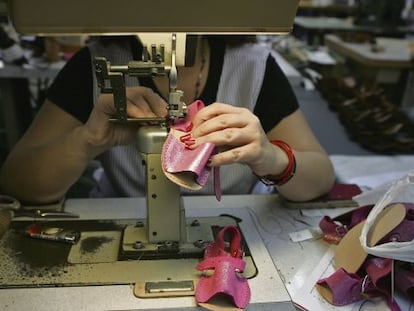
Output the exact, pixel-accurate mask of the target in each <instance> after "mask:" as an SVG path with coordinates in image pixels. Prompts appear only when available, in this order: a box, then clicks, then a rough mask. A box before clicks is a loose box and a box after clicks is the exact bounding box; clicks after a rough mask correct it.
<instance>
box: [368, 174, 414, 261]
mask: <svg viewBox="0 0 414 311" xmlns="http://www.w3.org/2000/svg"><path fill="white" fill-rule="evenodd" d="M391 203H414V174H409V175H407V176H405V177H404V178H401V179H399V180H397V181H396V182H394V184H393V185H392V186H391V187H390V188H389V190H388V191H387V192H386V193H385V194H384V196H383V197H382V198H381V199H380V200H379V201H378V202H377V203H376V204H375V205H374V207H373V209H372V210H371V212H370V213H369V214H368V217H367V219H366V221H365V224H364V226H363V228H362V232H361V236H360V242H361V245H362V247H363V248H364V250H365V251H366V252H367V253H368V254H371V255H374V256H377V257H384V258H391V259H396V260H401V261H408V262H414V240H412V241H408V242H388V243H384V244H380V245H375V246H372V247H370V246H368V245H367V236H368V234H369V232H370V229H371V228H372V226H373V225H374V224H375V221H376V219H377V217H378V214H379V213H380V212H381V211H382V210H383V209H384V208H385V207H387V206H388V205H389V204H391Z"/></svg>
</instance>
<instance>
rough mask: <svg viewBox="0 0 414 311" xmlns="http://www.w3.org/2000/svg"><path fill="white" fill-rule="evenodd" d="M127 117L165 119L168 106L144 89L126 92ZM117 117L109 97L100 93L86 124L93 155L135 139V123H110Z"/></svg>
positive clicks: (150, 91)
mask: <svg viewBox="0 0 414 311" xmlns="http://www.w3.org/2000/svg"><path fill="white" fill-rule="evenodd" d="M126 97H127V115H128V117H130V118H151V117H165V116H166V115H167V103H166V102H165V101H164V100H163V99H162V98H161V97H160V96H159V95H158V94H156V93H154V91H153V90H151V89H149V88H146V87H130V88H127V89H126ZM115 114H116V109H115V106H114V100H113V95H112V94H101V95H100V96H99V99H98V102H97V104H96V105H95V107H94V108H93V110H92V112H91V115H90V117H89V119H88V121H87V122H86V124H85V126H84V127H85V129H86V132H87V137H88V141H89V143H90V145H91V146H92V147H95V149H96V153H99V152H102V151H103V150H105V149H108V148H110V147H112V146H115V145H124V144H130V143H132V142H133V141H134V139H135V137H136V131H137V127H138V126H139V125H138V124H136V123H131V124H120V123H114V122H109V121H108V119H109V118H110V117H113V116H114V115H115Z"/></svg>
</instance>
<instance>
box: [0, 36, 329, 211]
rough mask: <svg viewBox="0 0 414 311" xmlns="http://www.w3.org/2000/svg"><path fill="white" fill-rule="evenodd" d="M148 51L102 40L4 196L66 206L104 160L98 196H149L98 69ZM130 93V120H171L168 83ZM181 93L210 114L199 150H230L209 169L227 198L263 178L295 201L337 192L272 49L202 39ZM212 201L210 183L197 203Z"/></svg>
mask: <svg viewBox="0 0 414 311" xmlns="http://www.w3.org/2000/svg"><path fill="white" fill-rule="evenodd" d="M142 48H143V47H142V44H141V43H140V42H139V40H137V38H136V37H122V38H117V39H103V40H97V41H95V42H92V43H91V44H89V45H88V47H87V48H84V49H82V50H81V51H79V52H78V53H77V54H76V55H75V56H74V57H73V58H72V59H71V60H70V61H69V62H68V63H67V65H66V66H65V68H64V69H63V70H62V71H61V72H60V74H59V75H58V76H57V78H56V79H55V81H54V83H53V85H52V86H51V87H50V90H49V92H48V97H47V99H46V101H45V103H44V105H43V106H42V108H41V109H40V111H39V113H38V114H37V116H36V118H35V120H34V122H33V124H32V125H31V126H30V128H29V129H28V130H27V132H26V133H25V135H24V136H23V137H22V139H21V140H20V141H19V142H18V143H17V145H16V146H15V148H14V149H13V150H12V151H11V153H10V154H9V156H8V158H7V160H6V162H5V163H4V166H3V168H2V171H1V186H2V191H3V192H4V193H7V194H9V195H13V196H15V197H17V198H19V199H20V200H21V201H23V202H30V203H37V204H43V203H49V202H53V201H57V200H60V199H61V198H62V197H64V195H65V193H66V192H67V190H68V189H69V187H70V186H71V185H72V184H73V183H75V182H76V180H77V179H78V178H79V176H80V175H81V174H82V172H83V170H84V169H85V167H86V166H87V164H88V163H89V161H91V160H92V159H94V158H98V159H99V160H100V161H101V163H102V166H103V168H104V170H105V174H104V175H103V177H102V179H101V181H100V188H99V189H98V192H99V194H98V195H100V196H142V195H144V191H145V190H144V185H145V180H144V171H143V168H142V165H141V158H140V155H139V154H138V152H137V151H136V149H135V147H134V140H135V134H136V130H137V126H136V125H131V124H128V125H120V124H114V123H111V122H108V118H109V116H112V115H114V114H115V109H114V105H113V100H112V95H108V94H100V95H99V94H98V92H97V90H98V88H97V87H96V81H95V77H94V74H93V71H92V67H91V58H92V59H93V58H94V57H95V56H105V57H106V58H107V59H108V60H109V61H111V63H112V64H125V63H127V62H128V61H129V60H131V59H140V57H141V54H142ZM126 84H127V85H128V86H129V87H128V89H127V98H128V103H127V111H128V115H129V116H130V117H150V116H165V115H166V101H165V98H168V90H169V88H168V77H165V76H164V77H162V76H161V77H154V78H139V79H136V78H131V77H129V78H127V79H126ZM177 84H178V89H180V90H182V91H184V98H183V100H184V102H186V103H187V104H188V103H191V102H193V101H194V100H195V99H200V100H202V101H203V102H204V103H205V104H206V105H207V107H206V108H204V109H202V110H201V111H200V112H199V113H198V114H197V115H196V117H195V119H194V120H193V124H194V126H193V129H192V131H191V134H192V138H193V139H194V145H193V146H192V148H195V147H196V146H198V145H199V144H202V143H204V142H211V143H213V144H215V145H216V146H218V147H220V148H219V149H221V150H223V151H222V152H220V153H218V154H216V155H214V156H212V157H211V159H210V162H209V165H210V166H212V167H214V166H221V187H222V193H223V194H244V193H249V192H250V191H251V190H252V187H253V186H254V184H255V183H256V182H257V180H258V177H257V176H261V177H265V178H266V180H267V181H268V182H270V183H272V184H274V185H275V186H276V187H277V190H278V192H279V193H280V194H281V195H283V196H284V197H286V198H287V199H290V200H294V201H305V200H310V199H313V198H316V197H318V196H320V195H322V194H324V193H326V192H327V191H329V189H330V188H331V186H332V184H333V181H334V173H333V169H332V165H331V163H330V161H329V158H328V157H327V155H326V153H325V151H324V150H323V148H322V147H321V146H320V144H319V142H318V141H317V139H316V138H315V137H314V135H313V133H312V131H311V130H310V128H309V126H308V124H307V122H306V120H305V118H304V116H303V114H302V112H301V111H300V109H299V105H298V103H297V100H296V97H295V95H294V93H293V91H292V89H291V87H290V85H289V83H288V81H287V79H286V77H285V76H284V75H283V73H282V71H281V70H280V68H279V66H278V65H277V63H276V61H275V59H274V58H273V56H272V54H271V51H270V50H269V49H268V48H266V47H264V46H262V45H260V44H257V43H255V42H252V37H246V36H236V37H232V36H204V37H201V36H200V37H199V38H198V44H197V51H196V57H195V62H194V65H193V66H191V67H181V68H178V81H177ZM272 142H273V143H272ZM212 192H213V186H212V184H211V183H210V184H208V185H206V186H205V187H203V189H202V190H200V191H198V192H197V194H199V193H200V194H206V193H212ZM95 193H96V192H95ZM183 193H185V194H188V193H189V192H188V191H187V190H183ZM193 194H194V193H193Z"/></svg>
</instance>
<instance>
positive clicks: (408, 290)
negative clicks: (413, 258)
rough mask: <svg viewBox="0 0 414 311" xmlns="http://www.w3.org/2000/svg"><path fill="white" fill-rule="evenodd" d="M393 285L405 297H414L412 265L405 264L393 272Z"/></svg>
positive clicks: (413, 271)
mask: <svg viewBox="0 0 414 311" xmlns="http://www.w3.org/2000/svg"><path fill="white" fill-rule="evenodd" d="M395 285H396V287H397V288H398V290H399V291H401V292H402V293H404V294H405V295H406V296H407V297H414V265H412V264H405V265H404V266H403V267H400V268H399V269H397V271H396V272H395Z"/></svg>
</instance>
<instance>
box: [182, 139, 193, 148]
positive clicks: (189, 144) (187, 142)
mask: <svg viewBox="0 0 414 311" xmlns="http://www.w3.org/2000/svg"><path fill="white" fill-rule="evenodd" d="M195 142H196V141H195V139H188V140H186V141H184V144H185V146H186V147H189V146H192V145H194V144H195Z"/></svg>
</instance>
